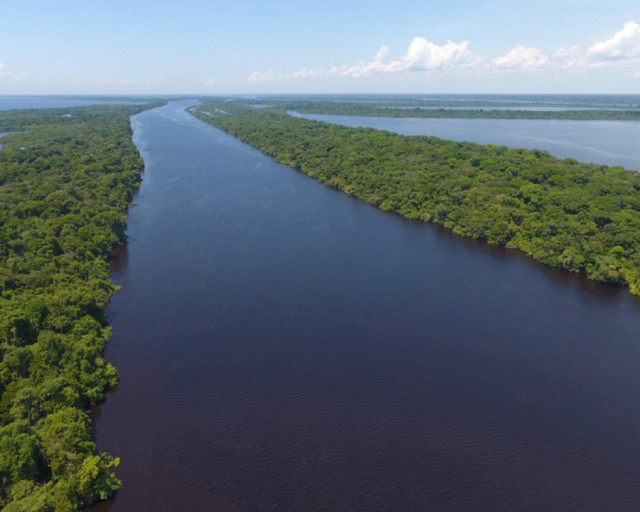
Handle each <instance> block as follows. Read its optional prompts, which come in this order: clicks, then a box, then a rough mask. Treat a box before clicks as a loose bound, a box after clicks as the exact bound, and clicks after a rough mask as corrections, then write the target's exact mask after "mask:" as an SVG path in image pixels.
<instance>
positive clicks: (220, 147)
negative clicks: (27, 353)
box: [96, 101, 640, 512]
mask: <svg viewBox="0 0 640 512" xmlns="http://www.w3.org/2000/svg"><path fill="white" fill-rule="evenodd" d="M189 104H190V103H189V102H184V101H182V102H172V103H170V104H169V105H168V106H165V107H161V108H159V109H155V110H152V111H148V112H145V113H142V114H140V115H138V116H136V117H135V118H134V120H133V127H134V139H135V142H136V143H137V145H138V147H139V148H140V150H141V152H142V155H143V157H144V159H145V165H146V170H145V174H144V182H143V185H142V188H141V191H140V193H139V194H138V195H137V197H136V199H135V203H136V204H135V206H134V207H133V208H132V209H131V210H130V212H129V231H128V233H129V244H128V247H127V248H126V250H124V251H122V252H121V253H120V254H119V255H118V257H117V258H116V260H115V262H114V265H113V273H112V276H113V279H114V280H115V282H116V283H117V284H119V285H121V286H122V289H121V291H119V292H118V293H117V294H116V295H115V296H114V298H113V300H112V302H111V305H110V309H109V317H110V321H111V324H112V325H113V337H112V339H111V341H110V343H109V345H108V348H107V352H106V356H107V358H108V360H109V361H111V362H113V363H114V364H115V366H116V367H117V368H118V369H119V371H120V375H121V383H120V384H119V386H118V387H117V388H116V389H115V390H113V391H112V392H111V393H110V394H109V396H108V398H107V401H106V402H105V403H104V404H103V405H102V406H101V407H100V408H99V409H98V411H97V412H96V438H97V442H98V445H99V448H100V449H102V450H106V451H108V452H110V453H112V454H114V455H117V456H119V457H120V458H121V460H122V463H121V466H120V468H119V469H118V475H119V476H120V478H121V479H122V480H123V481H124V486H123V488H122V490H121V491H120V492H119V493H118V495H117V496H116V498H115V499H114V500H112V501H111V502H108V503H103V504H101V505H99V506H98V507H97V508H96V510H99V511H101V512H105V511H109V512H132V511H154V512H162V511H167V512H186V511H189V512H198V511H203V512H204V511H213V512H229V511H234V512H239V511H243V512H245V511H246V512H255V511H301V512H315V511H358V512H368V511H385V512H389V511H402V512H410V511H416V512H417V511H434V512H436V511H437V512H449V511H451V512H453V511H457V512H485V511H486V512H501V511H510V512H523V511H524V512H528V511H531V512H534V511H535V512H540V511H554V512H562V511H567V512H569V511H576V512H578V511H579V512H593V511H603V512H604V511H607V512H610V511H616V512H626V511H629V512H632V511H633V512H636V511H637V510H638V506H639V503H640V300H638V299H634V298H632V297H631V296H630V295H629V294H628V293H627V292H626V291H625V290H621V289H617V288H612V287H608V286H604V285H599V284H596V283H592V282H588V281H586V280H584V279H582V278H580V277H578V276H574V275H570V274H567V273H563V272H561V271H558V270H554V269H549V268H546V267H544V266H542V265H539V264H536V263H533V262H531V261H529V260H528V259H526V258H524V257H522V256H520V255H518V254H514V253H512V252H509V251H506V250H502V249H498V248H491V247H488V246H486V245H484V244H482V243H477V242H472V241H468V240H464V239H460V238H458V237H455V236H453V235H451V234H449V233H446V232H443V231H442V230H441V229H438V228H437V227H434V226H427V225H422V224H419V223H416V222H411V221H407V220H403V219H401V218H399V217H397V216H394V215H389V214H385V213H383V212H380V211H378V210H375V209H373V208H371V207H370V206H368V205H366V204H365V203H363V202H360V201H358V200H354V199H351V198H348V197H346V196H344V195H342V194H341V193H339V192H336V191H334V190H332V189H330V188H328V187H326V186H324V185H322V184H320V183H317V182H315V181H313V180H311V179H309V178H307V177H305V176H303V175H301V174H299V173H297V172H295V171H293V170H291V169H290V168H288V167H286V166H283V165H278V164H276V163H274V162H273V161H272V160H271V159H269V158H267V157H265V156H263V155H262V154H260V153H259V152H258V151H256V150H255V149H253V148H251V147H248V146H246V145H244V144H242V143H240V142H238V141H237V140H236V139H234V138H232V137H230V136H228V135H226V134H224V133H222V132H220V131H218V130H216V129H214V128H212V127H210V126H208V125H205V124H204V123H202V122H200V121H198V120H196V119H194V118H192V117H191V116H189V115H188V114H187V113H185V112H184V111H183V109H184V108H185V106H187V105H189Z"/></svg>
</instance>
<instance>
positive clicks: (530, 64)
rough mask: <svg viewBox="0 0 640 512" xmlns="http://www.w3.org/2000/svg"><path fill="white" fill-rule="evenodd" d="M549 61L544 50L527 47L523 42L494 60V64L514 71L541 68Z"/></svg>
mask: <svg viewBox="0 0 640 512" xmlns="http://www.w3.org/2000/svg"><path fill="white" fill-rule="evenodd" d="M548 61H549V57H547V56H546V55H545V54H544V53H543V52H542V50H539V49H538V48H534V47H525V46H523V45H521V44H519V45H518V46H516V47H514V48H512V49H511V50H510V51H509V52H508V53H507V54H505V55H503V56H502V57H498V58H497V59H494V60H493V64H494V65H495V66H497V67H499V68H505V69H510V70H513V71H533V70H536V69H540V68H541V67H542V66H544V65H545V64H546V63H547V62H548Z"/></svg>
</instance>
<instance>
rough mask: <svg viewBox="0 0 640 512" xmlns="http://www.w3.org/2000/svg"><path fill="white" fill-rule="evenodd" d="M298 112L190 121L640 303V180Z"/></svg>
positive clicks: (389, 207) (225, 109) (234, 105)
mask: <svg viewBox="0 0 640 512" xmlns="http://www.w3.org/2000/svg"><path fill="white" fill-rule="evenodd" d="M288 107H290V105H287V106H286V107H280V108H260V109H257V108H252V107H250V106H249V104H248V102H243V101H237V100H236V101H222V100H221V101H210V100H209V101H204V102H203V103H202V104H201V105H200V106H199V107H197V108H194V109H191V112H192V113H193V114H194V115H195V116H197V117H198V118H200V119H201V120H203V121H205V122H207V123H209V124H212V125H214V126H216V127H218V128H220V129H222V130H224V131H226V132H228V133H230V134H232V135H234V136H236V137H238V138H239V139H240V140H242V141H244V142H246V143H248V144H251V145H253V146H255V147H256V148H258V149H259V150H260V151H262V152H263V153H265V154H266V155H269V156H272V157H274V158H275V159H276V160H277V161H278V162H281V163H284V164H287V165H289V166H291V167H293V168H295V169H297V170H299V171H301V172H303V173H305V174H307V175H309V176H311V177H313V178H316V179H318V180H320V181H322V182H324V183H327V184H328V185H330V186H332V187H335V188H337V189H340V190H342V191H344V192H345V193H347V194H349V195H352V196H354V197H358V198H360V199H364V200H365V201H367V202H369V203H371V204H373V205H375V206H376V207H378V208H380V209H382V210H384V211H392V212H395V213H398V214H400V215H402V216H404V217H407V218H410V219H417V220H421V221H424V222H436V223H438V224H442V225H443V226H444V227H446V228H447V229H450V230H452V231H453V232H454V233H456V234H458V235H462V236H466V237H470V238H474V239H481V240H485V241H486V242H488V243H490V244H495V245H501V246H505V247H507V248H510V249H517V250H520V251H522V252H524V253H526V254H528V255H529V256H531V257H532V258H534V259H535V260H537V261H540V262H542V263H545V264H547V265H550V266H554V267H559V268H562V269H566V270H569V271H571V272H579V273H582V274H585V275H586V276H588V277H589V278H591V279H594V280H596V281H601V282H605V283H612V284H618V285H625V286H627V287H628V288H629V290H630V291H631V293H633V294H635V295H640V215H638V212H639V210H640V175H639V174H638V173H636V172H633V171H629V170H625V169H623V168H621V167H607V166H602V165H594V164H585V163H580V162H577V161H576V160H574V159H564V160H561V159H558V158H556V157H553V156H552V155H550V154H549V153H547V152H545V151H539V150H533V151H529V150H523V149H510V148H507V147H504V146H495V145H478V144H473V143H466V142H454V141H445V140H441V139H438V138H436V137H426V136H403V135H397V134H394V133H390V132H386V131H380V130H374V129H370V128H349V127H343V126H338V125H333V124H326V123H320V122H316V121H309V120H305V119H299V118H294V117H292V116H289V115H287V113H286V109H287V108H288ZM314 108H315V107H314ZM342 113H346V112H342Z"/></svg>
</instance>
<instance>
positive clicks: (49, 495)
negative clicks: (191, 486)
mask: <svg viewBox="0 0 640 512" xmlns="http://www.w3.org/2000/svg"><path fill="white" fill-rule="evenodd" d="M152 106H154V105H149V104H147V105H137V106H113V107H85V108H69V109H44V110H28V111H27V110H25V111H6V112H0V129H1V130H11V131H18V130H19V131H21V132H22V133H13V134H11V136H7V137H5V138H4V139H3V143H4V144H5V147H4V148H3V150H2V151H1V152H0V168H1V169H2V174H1V175H0V180H1V182H2V193H1V194H0V198H1V203H0V216H1V221H2V222H1V223H0V225H1V226H2V230H1V234H0V277H1V279H0V285H1V288H0V289H1V293H2V301H1V302H0V318H1V320H0V350H1V353H2V362H0V392H1V393H2V397H1V399H0V422H1V426H0V455H1V456H0V481H1V485H0V506H1V507H4V508H3V510H4V511H7V512H11V511H22V510H29V511H33V512H38V511H49V510H56V511H57V512H67V511H68V512H73V511H75V510H77V509H78V508H79V507H82V506H86V505H88V504H91V503H92V502H94V501H95V500H98V499H105V498H107V497H108V496H110V495H111V494H112V493H113V492H114V491H115V489H117V488H118V487H119V485H120V481H119V480H118V479H117V478H116V477H115V476H114V474H113V473H112V470H111V468H113V467H114V466H117V465H118V459H117V458H114V457H112V456H110V455H108V454H106V453H101V452H97V451H96V448H95V444H94V442H93V441H92V429H91V422H90V419H89V416H88V408H89V406H90V405H92V404H95V403H96V402H99V401H101V400H102V399H103V397H104V392H105V389H107V388H108V387H110V386H113V385H114V384H115V383H116V382H117V379H118V374H117V372H116V370H115V368H114V367H113V366H112V365H110V364H108V363H106V362H105V360H104V358H103V355H102V353H103V349H104V347H105V344H106V342H107V340H108V339H109V336H110V333H111V328H110V327H109V326H108V325H107V318H106V315H105V309H106V306H107V303H108V301H109V299H110V297H111V295H112V294H113V293H114V292H115V290H116V288H115V287H114V286H113V284H112V283H111V282H110V280H109V271H108V263H107V262H108V260H109V259H110V257H111V254H112V250H113V247H114V246H116V245H118V244H123V243H125V240H126V235H125V227H126V217H125V215H126V209H127V207H128V205H129V203H130V201H131V198H132V197H133V194H134V192H135V190H136V189H137V188H138V186H139V184H140V180H141V177H140V173H141V170H142V166H143V162H142V159H141V158H140V156H139V154H138V152H137V150H136V148H135V146H134V144H133V142H132V141H131V125H130V118H131V116H132V115H134V114H136V113H139V112H141V111H143V110H145V109H147V108H151V107H152Z"/></svg>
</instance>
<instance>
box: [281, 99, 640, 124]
mask: <svg viewBox="0 0 640 512" xmlns="http://www.w3.org/2000/svg"><path fill="white" fill-rule="evenodd" d="M274 105H277V106H283V107H284V108H286V109H288V110H293V111H296V112H300V113H304V114H329V115H343V116H369V117H400V118H460V119H532V120H536V119H538V120H549V119H559V120H571V121H640V110H638V109H614V108H611V109H597V108H593V107H589V108H584V109H582V108H581V109H579V110H576V109H575V108H574V109H571V107H568V108H567V110H557V109H548V110H544V109H541V110H526V109H519V108H518V106H515V107H513V108H509V109H506V108H495V107H494V108H492V107H491V106H489V107H484V108H483V107H479V106H478V105H477V104H476V105H473V106H471V107H465V108H464V109H461V108H455V107H421V106H406V107H405V106H389V105H384V104H369V103H356V102H337V101H295V100H289V101H281V102H276V103H274Z"/></svg>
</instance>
